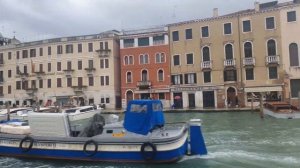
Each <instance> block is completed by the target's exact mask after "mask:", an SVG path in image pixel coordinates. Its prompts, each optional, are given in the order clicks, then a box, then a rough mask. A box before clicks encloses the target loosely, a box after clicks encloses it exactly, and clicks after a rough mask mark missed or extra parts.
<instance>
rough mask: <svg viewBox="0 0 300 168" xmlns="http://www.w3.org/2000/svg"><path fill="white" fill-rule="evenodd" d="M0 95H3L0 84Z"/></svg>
mask: <svg viewBox="0 0 300 168" xmlns="http://www.w3.org/2000/svg"><path fill="white" fill-rule="evenodd" d="M0 95H1V96H3V86H0Z"/></svg>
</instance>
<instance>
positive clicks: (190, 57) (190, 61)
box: [186, 54, 194, 65]
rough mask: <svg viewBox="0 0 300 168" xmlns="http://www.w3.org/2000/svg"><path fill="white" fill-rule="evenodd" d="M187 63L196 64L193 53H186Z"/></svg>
mask: <svg viewBox="0 0 300 168" xmlns="http://www.w3.org/2000/svg"><path fill="white" fill-rule="evenodd" d="M186 64H188V65H191V64H194V56H193V54H186Z"/></svg>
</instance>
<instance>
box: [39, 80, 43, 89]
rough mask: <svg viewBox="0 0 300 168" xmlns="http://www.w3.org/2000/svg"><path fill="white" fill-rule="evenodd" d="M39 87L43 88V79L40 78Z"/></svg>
mask: <svg viewBox="0 0 300 168" xmlns="http://www.w3.org/2000/svg"><path fill="white" fill-rule="evenodd" d="M39 88H43V79H40V80H39Z"/></svg>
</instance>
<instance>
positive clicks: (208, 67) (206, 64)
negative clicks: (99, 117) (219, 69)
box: [201, 61, 212, 71]
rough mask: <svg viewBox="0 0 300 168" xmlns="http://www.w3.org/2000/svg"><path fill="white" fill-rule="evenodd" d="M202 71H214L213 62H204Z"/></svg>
mask: <svg viewBox="0 0 300 168" xmlns="http://www.w3.org/2000/svg"><path fill="white" fill-rule="evenodd" d="M201 69H202V71H203V70H211V69H212V61H203V62H201Z"/></svg>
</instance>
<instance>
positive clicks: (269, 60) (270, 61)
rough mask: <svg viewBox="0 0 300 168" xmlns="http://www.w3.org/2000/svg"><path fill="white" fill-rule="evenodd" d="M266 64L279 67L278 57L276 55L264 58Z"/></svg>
mask: <svg viewBox="0 0 300 168" xmlns="http://www.w3.org/2000/svg"><path fill="white" fill-rule="evenodd" d="M266 64H267V65H271V64H277V65H279V56H278V55H272V56H266Z"/></svg>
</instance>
